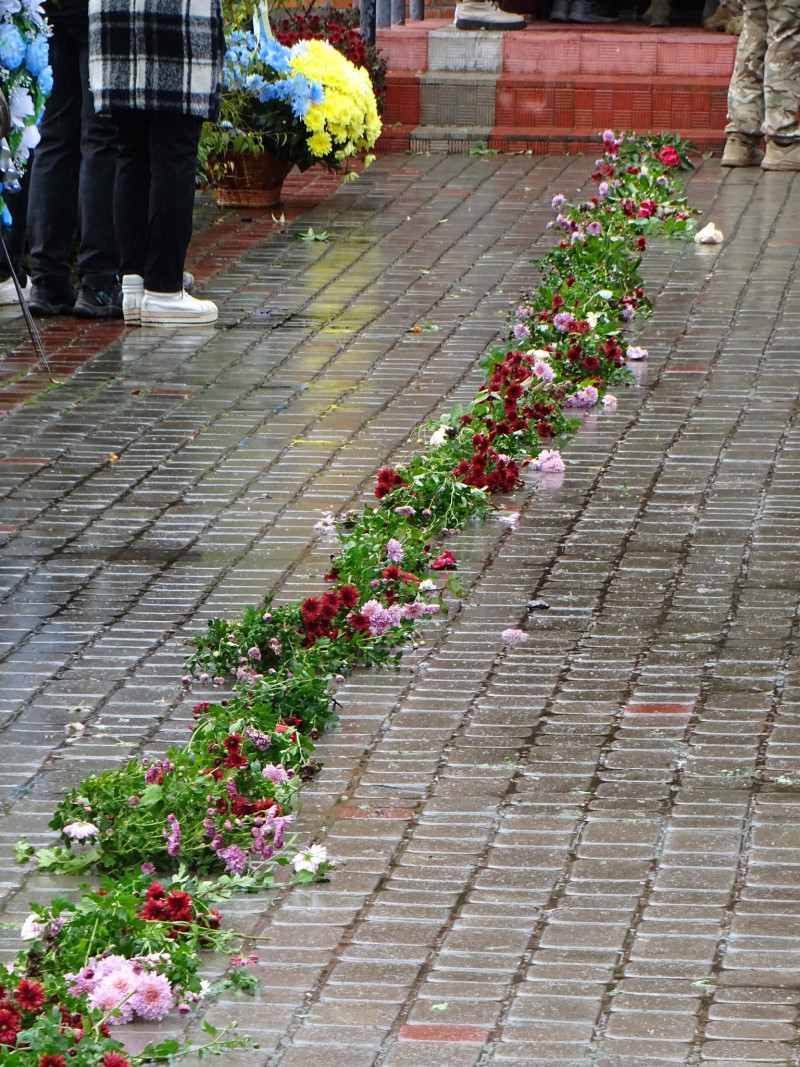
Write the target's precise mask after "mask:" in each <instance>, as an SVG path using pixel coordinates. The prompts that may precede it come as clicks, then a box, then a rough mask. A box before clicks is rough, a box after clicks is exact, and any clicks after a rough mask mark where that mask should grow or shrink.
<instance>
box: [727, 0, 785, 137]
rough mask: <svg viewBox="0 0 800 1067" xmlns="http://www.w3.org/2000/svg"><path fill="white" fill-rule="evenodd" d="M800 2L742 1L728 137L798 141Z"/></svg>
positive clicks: (730, 87)
mask: <svg viewBox="0 0 800 1067" xmlns="http://www.w3.org/2000/svg"><path fill="white" fill-rule="evenodd" d="M798 106H800V0H745V5H744V25H743V27H742V33H741V36H740V37H739V45H738V47H737V49H736V64H735V66H734V70H733V76H732V77H731V83H730V86H729V88H728V125H727V126H726V131H727V132H728V133H732V132H737V133H748V134H759V133H762V132H764V133H766V134H767V135H768V136H770V137H778V138H787V139H792V138H800V125H799V124H798V117H797V111H798Z"/></svg>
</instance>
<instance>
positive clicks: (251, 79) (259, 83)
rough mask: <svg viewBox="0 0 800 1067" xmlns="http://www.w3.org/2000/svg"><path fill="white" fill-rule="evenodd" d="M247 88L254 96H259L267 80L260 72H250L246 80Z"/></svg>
mask: <svg viewBox="0 0 800 1067" xmlns="http://www.w3.org/2000/svg"><path fill="white" fill-rule="evenodd" d="M244 85H245V88H246V89H247V91H248V92H251V93H253V95H254V96H258V94H259V93H260V92H261V90H262V89H263V87H264V86H265V85H266V82H265V81H264V79H263V78H262V77H261V75H260V74H248V75H247V77H246V78H245V80H244Z"/></svg>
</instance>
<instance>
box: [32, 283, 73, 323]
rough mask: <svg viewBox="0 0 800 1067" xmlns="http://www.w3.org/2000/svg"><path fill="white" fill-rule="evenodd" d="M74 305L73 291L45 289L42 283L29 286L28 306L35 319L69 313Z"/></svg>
mask: <svg viewBox="0 0 800 1067" xmlns="http://www.w3.org/2000/svg"><path fill="white" fill-rule="evenodd" d="M74 306H75V291H74V290H72V291H70V290H68V289H65V290H61V291H58V292H57V291H56V290H54V289H47V288H45V286H43V285H33V286H31V295H30V298H29V300H28V307H29V308H30V312H31V315H35V316H36V318H37V319H48V318H51V317H52V316H53V315H69V313H70V312H71V311H72V309H73V307H74Z"/></svg>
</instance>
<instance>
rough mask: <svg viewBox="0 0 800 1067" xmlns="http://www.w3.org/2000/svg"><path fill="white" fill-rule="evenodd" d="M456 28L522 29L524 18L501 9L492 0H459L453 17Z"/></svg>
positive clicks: (523, 27)
mask: <svg viewBox="0 0 800 1067" xmlns="http://www.w3.org/2000/svg"><path fill="white" fill-rule="evenodd" d="M454 23H455V27H456V29H457V30H524V29H525V25H526V23H525V19H524V18H523V16H522V15H515V14H513V13H512V12H509V11H503V9H502V8H501V7H500V6H499V4H497V3H495V2H494V0H460V3H457V4H456V14H455V19H454Z"/></svg>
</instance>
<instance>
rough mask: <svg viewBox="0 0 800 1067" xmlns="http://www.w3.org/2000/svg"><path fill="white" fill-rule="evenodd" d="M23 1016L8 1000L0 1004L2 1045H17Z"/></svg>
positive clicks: (0, 1040)
mask: <svg viewBox="0 0 800 1067" xmlns="http://www.w3.org/2000/svg"><path fill="white" fill-rule="evenodd" d="M21 1020H22V1016H21V1015H20V1013H19V1012H18V1011H17V1010H16V1009H15V1008H12V1007H11V1005H10V1004H9V1003H8V1001H6V1002H5V1003H4V1004H2V1005H0V1045H16V1043H17V1034H18V1033H19V1031H20V1023H21Z"/></svg>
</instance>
